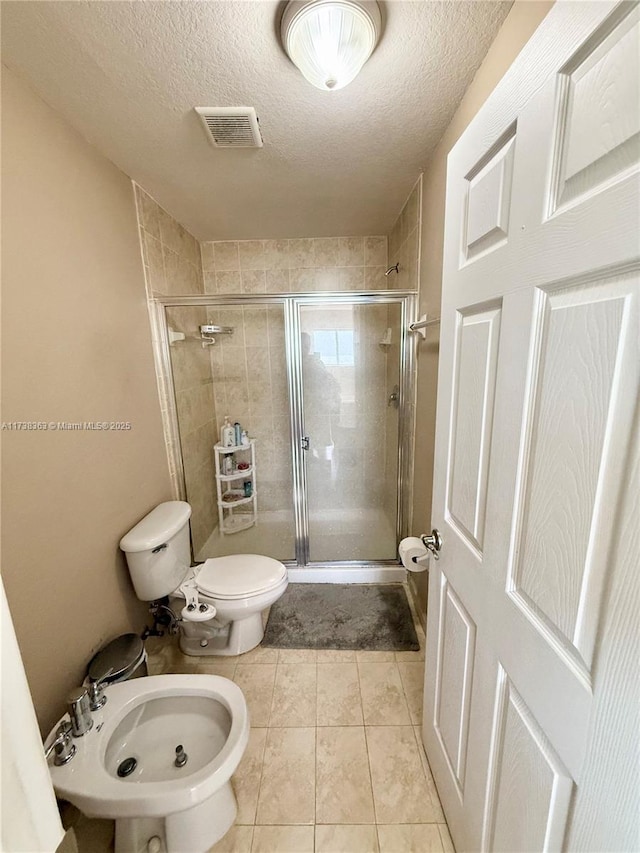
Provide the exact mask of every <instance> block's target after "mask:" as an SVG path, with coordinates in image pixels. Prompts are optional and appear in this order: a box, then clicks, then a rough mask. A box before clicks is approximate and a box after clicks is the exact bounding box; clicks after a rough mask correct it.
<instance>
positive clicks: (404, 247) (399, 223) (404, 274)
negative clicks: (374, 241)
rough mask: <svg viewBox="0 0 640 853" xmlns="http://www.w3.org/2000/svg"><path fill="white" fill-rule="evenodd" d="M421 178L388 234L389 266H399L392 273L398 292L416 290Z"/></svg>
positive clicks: (417, 283) (417, 284)
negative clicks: (395, 271) (397, 271)
mask: <svg viewBox="0 0 640 853" xmlns="http://www.w3.org/2000/svg"><path fill="white" fill-rule="evenodd" d="M421 195H422V176H420V178H419V179H418V181H417V182H416V184H415V186H414V188H413V189H412V190H411V193H410V194H409V198H408V199H407V201H406V202H405V205H404V207H403V208H402V210H401V211H400V214H399V215H398V218H397V219H396V221H395V224H394V226H393V228H392V229H391V234H389V265H390V266H391V265H392V264H396V263H398V264H400V267H399V273H398V275H395V274H394V273H392V274H391V275H390V276H389V278H393V279H394V280H395V281H394V287H397V288H398V289H399V290H418V289H419V281H418V268H419V267H418V264H419V260H420V227H419V225H420V210H421V203H420V200H421Z"/></svg>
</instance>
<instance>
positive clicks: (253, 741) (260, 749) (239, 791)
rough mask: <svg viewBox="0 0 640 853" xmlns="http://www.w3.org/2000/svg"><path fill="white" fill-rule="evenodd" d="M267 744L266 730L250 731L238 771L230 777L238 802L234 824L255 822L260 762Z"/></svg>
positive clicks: (260, 774)
mask: <svg viewBox="0 0 640 853" xmlns="http://www.w3.org/2000/svg"><path fill="white" fill-rule="evenodd" d="M266 742H267V729H257V728H254V729H251V731H250V733H249V743H248V744H247V748H246V750H245V753H244V755H243V756H242V761H241V762H240V764H239V765H238V769H237V770H236V772H235V773H234V774H233V776H232V777H231V783H232V785H233V790H234V791H235V794H236V799H237V800H238V816H237V818H236V823H238V824H248V825H253V824H254V823H255V820H256V809H257V807H258V794H259V793H260V779H261V778H262V762H263V759H264V748H265V744H266Z"/></svg>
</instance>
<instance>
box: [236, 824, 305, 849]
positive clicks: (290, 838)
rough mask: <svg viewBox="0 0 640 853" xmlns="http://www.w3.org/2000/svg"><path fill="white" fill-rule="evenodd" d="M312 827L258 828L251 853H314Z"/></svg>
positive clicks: (254, 832) (254, 834)
mask: <svg viewBox="0 0 640 853" xmlns="http://www.w3.org/2000/svg"><path fill="white" fill-rule="evenodd" d="M313 844H314V840H313V827H312V826H256V828H255V829H254V831H253V847H252V848H251V853H313Z"/></svg>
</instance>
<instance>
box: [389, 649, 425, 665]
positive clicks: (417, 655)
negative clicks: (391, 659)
mask: <svg viewBox="0 0 640 853" xmlns="http://www.w3.org/2000/svg"><path fill="white" fill-rule="evenodd" d="M395 658H396V661H397V662H398V663H400V662H401V661H406V662H407V663H413V662H414V661H423V660H424V645H423V646H422V648H421V649H420V651H418V652H395Z"/></svg>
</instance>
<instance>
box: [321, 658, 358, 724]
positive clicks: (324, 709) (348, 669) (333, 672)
mask: <svg viewBox="0 0 640 853" xmlns="http://www.w3.org/2000/svg"><path fill="white" fill-rule="evenodd" d="M363 722H364V720H363V716H362V701H361V699H360V682H359V679H358V667H357V665H356V664H355V662H353V663H321V664H318V711H317V725H318V726H361V725H363Z"/></svg>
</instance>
